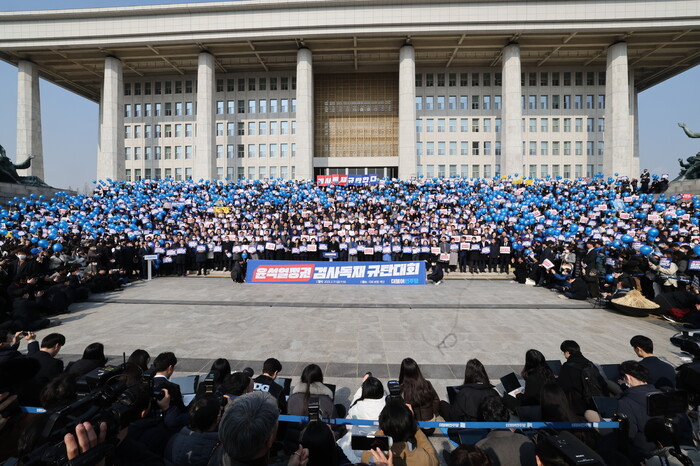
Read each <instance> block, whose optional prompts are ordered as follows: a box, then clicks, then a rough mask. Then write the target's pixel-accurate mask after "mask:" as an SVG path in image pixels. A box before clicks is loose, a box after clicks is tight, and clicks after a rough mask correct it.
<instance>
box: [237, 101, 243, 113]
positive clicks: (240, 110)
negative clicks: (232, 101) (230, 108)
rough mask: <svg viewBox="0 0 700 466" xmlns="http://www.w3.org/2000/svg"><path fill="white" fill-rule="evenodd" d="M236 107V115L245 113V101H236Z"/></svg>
mask: <svg viewBox="0 0 700 466" xmlns="http://www.w3.org/2000/svg"><path fill="white" fill-rule="evenodd" d="M236 107H238V113H245V100H239V101H237V102H236Z"/></svg>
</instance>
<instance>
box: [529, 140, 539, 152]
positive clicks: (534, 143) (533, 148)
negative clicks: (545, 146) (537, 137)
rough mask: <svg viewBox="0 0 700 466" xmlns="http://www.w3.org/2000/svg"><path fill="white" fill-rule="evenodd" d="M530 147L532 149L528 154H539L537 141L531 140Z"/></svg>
mask: <svg viewBox="0 0 700 466" xmlns="http://www.w3.org/2000/svg"><path fill="white" fill-rule="evenodd" d="M529 147H530V149H529V153H528V155H537V142H535V141H530V144H529Z"/></svg>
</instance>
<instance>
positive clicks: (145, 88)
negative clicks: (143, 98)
mask: <svg viewBox="0 0 700 466" xmlns="http://www.w3.org/2000/svg"><path fill="white" fill-rule="evenodd" d="M143 93H144V94H145V95H151V82H150V81H147V82H145V83H144V84H143Z"/></svg>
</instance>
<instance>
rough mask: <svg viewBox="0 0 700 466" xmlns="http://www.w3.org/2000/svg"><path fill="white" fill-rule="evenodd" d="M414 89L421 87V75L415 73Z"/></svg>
mask: <svg viewBox="0 0 700 466" xmlns="http://www.w3.org/2000/svg"><path fill="white" fill-rule="evenodd" d="M416 87H423V75H422V74H420V73H416Z"/></svg>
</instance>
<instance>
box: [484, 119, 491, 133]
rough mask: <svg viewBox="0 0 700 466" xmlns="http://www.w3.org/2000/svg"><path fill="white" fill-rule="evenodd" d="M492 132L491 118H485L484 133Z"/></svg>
mask: <svg viewBox="0 0 700 466" xmlns="http://www.w3.org/2000/svg"><path fill="white" fill-rule="evenodd" d="M490 132H491V118H484V133H490Z"/></svg>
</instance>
